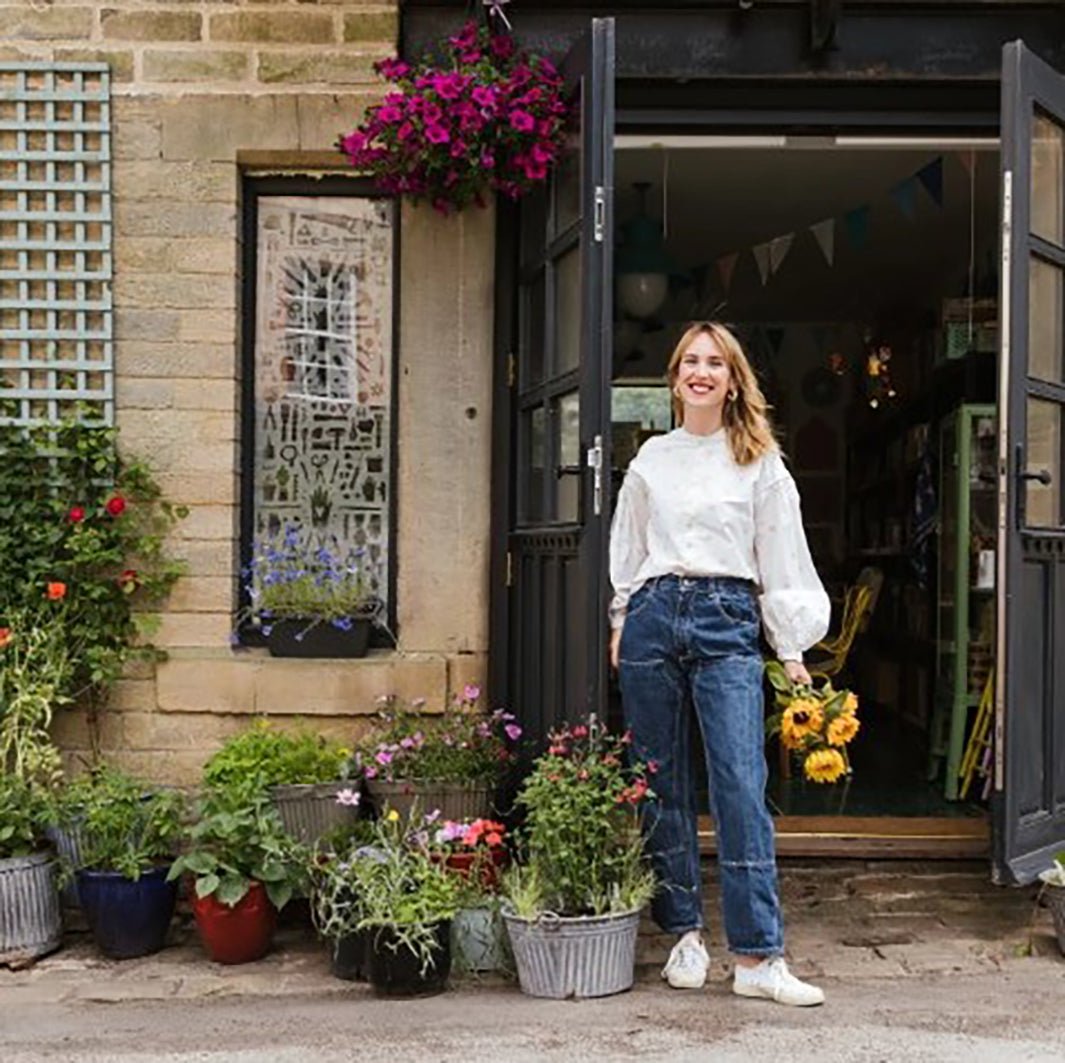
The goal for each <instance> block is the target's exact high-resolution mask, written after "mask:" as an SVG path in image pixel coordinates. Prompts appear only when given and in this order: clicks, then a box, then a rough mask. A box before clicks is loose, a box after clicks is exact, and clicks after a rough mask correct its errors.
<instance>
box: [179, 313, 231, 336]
mask: <svg viewBox="0 0 1065 1063" xmlns="http://www.w3.org/2000/svg"><path fill="white" fill-rule="evenodd" d="M178 314H179V315H180V319H179V322H178V339H179V340H206V341H207V342H208V343H218V342H219V341H221V340H225V339H233V340H235V339H236V336H237V315H236V312H235V311H233V310H193V309H191V308H189V309H187V310H179V311H178Z"/></svg>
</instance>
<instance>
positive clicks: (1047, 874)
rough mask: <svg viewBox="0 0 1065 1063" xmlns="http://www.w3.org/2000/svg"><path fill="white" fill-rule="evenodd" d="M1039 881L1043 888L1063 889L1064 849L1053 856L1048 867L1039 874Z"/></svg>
mask: <svg viewBox="0 0 1065 1063" xmlns="http://www.w3.org/2000/svg"><path fill="white" fill-rule="evenodd" d="M1039 880H1040V881H1041V882H1042V883H1043V885H1045V886H1058V887H1061V888H1062V889H1065V849H1062V851H1061V852H1060V853H1056V854H1055V855H1054V862H1053V863H1052V864H1051V865H1050V867H1048V868H1046V869H1045V870H1043V871H1040V872H1039Z"/></svg>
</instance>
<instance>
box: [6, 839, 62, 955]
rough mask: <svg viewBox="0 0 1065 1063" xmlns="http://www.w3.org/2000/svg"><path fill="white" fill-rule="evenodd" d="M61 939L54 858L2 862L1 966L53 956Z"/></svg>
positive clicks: (39, 856) (38, 856) (47, 855)
mask: <svg viewBox="0 0 1065 1063" xmlns="http://www.w3.org/2000/svg"><path fill="white" fill-rule="evenodd" d="M62 936H63V924H62V921H61V919H60V915H59V894H58V892H57V891H56V863H55V857H54V856H52V854H51V853H33V854H32V855H31V856H13V857H9V858H8V859H6V860H0V963H16V962H22V961H24V960H32V959H35V958H36V957H38V956H43V955H45V953H48V952H54V951H55V950H56V949H57V948H59V943H60V941H61V940H62Z"/></svg>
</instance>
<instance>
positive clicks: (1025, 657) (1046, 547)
mask: <svg viewBox="0 0 1065 1063" xmlns="http://www.w3.org/2000/svg"><path fill="white" fill-rule="evenodd" d="M1003 64H1004V65H1003V76H1002V287H1001V294H1000V315H1001V345H1002V356H1001V366H1000V377H999V416H1000V427H999V517H998V525H999V581H998V587H999V591H998V593H999V602H998V665H999V666H998V683H997V690H996V700H995V807H994V812H995V814H994V821H993V822H994V834H995V874H996V877H997V878H998V879H1000V880H1001V881H1018V882H1028V881H1030V880H1031V879H1032V878H1033V877H1034V876H1035V875H1036V873H1037V872H1038V871H1039V870H1040V869H1042V868H1044V867H1046V866H1048V865H1049V863H1050V860H1051V857H1052V856H1053V854H1054V853H1055V852H1057V851H1059V850H1062V849H1065V510H1063V489H1062V466H1063V460H1062V456H1063V446H1065V77H1063V76H1062V75H1061V74H1060V73H1058V72H1057V71H1055V70H1054V69H1052V68H1051V67H1049V66H1047V65H1046V63H1044V62H1042V61H1041V60H1040V59H1038V58H1037V57H1036V56H1035V55H1033V53H1032V52H1030V51H1028V50H1027V49H1026V48H1025V46H1024V45H1023V44H1022V43H1021V42H1020V41H1015V42H1013V43H1011V44H1008V45H1006V47H1005V51H1004V58H1003Z"/></svg>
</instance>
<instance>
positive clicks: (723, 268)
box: [717, 251, 765, 292]
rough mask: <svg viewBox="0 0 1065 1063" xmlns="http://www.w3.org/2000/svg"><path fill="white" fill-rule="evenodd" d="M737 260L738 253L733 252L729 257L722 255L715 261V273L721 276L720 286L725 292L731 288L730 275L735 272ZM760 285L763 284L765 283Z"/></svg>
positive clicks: (738, 257)
mask: <svg viewBox="0 0 1065 1063" xmlns="http://www.w3.org/2000/svg"><path fill="white" fill-rule="evenodd" d="M739 259H740V253H739V251H733V253H732V254H731V255H722V256H721V258H719V259H718V260H717V272H718V273H719V274H720V276H721V284H722V286H723V287H724V289H725V291H726V292H727V291H728V290H729V288H731V287H732V274H733V273H734V272H735V271H736V263H737V262H738V261H739ZM762 283H763V284H764V283H765V281H763V282H762Z"/></svg>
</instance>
